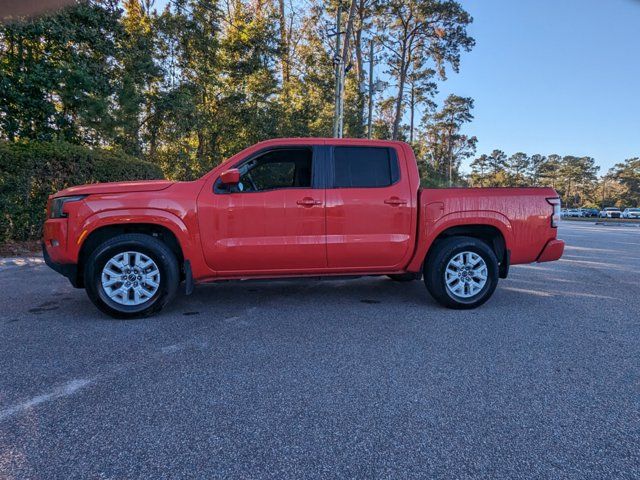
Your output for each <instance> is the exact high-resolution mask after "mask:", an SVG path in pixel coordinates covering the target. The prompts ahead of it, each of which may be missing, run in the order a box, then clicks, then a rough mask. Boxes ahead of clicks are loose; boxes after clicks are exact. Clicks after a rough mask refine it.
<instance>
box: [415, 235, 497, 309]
mask: <svg viewBox="0 0 640 480" xmlns="http://www.w3.org/2000/svg"><path fill="white" fill-rule="evenodd" d="M424 283H425V285H426V286H427V290H428V291H429V293H430V294H431V296H433V298H435V299H436V300H437V301H438V303H440V304H442V305H444V306H445V307H448V308H455V309H470V308H476V307H479V306H480V305H482V304H483V303H484V302H486V301H487V300H489V298H490V297H491V295H493V292H494V291H495V289H496V286H497V285H498V260H497V258H496V255H495V253H494V252H493V250H492V249H491V247H489V245H487V244H486V243H485V242H483V241H482V240H479V239H477V238H472V237H451V238H448V239H446V240H442V241H441V242H439V243H438V244H437V245H435V246H434V249H433V251H432V252H430V253H429V257H428V259H427V262H425V266H424Z"/></svg>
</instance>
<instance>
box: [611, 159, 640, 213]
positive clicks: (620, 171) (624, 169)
mask: <svg viewBox="0 0 640 480" xmlns="http://www.w3.org/2000/svg"><path fill="white" fill-rule="evenodd" d="M611 177H612V178H613V179H615V180H616V181H617V182H618V183H619V184H620V185H621V186H622V187H623V188H624V191H623V192H622V194H621V196H620V197H621V198H620V200H621V201H622V202H623V203H624V205H628V206H633V207H640V157H635V158H629V159H627V160H625V161H624V162H623V163H618V164H616V165H615V167H613V169H612V172H611Z"/></svg>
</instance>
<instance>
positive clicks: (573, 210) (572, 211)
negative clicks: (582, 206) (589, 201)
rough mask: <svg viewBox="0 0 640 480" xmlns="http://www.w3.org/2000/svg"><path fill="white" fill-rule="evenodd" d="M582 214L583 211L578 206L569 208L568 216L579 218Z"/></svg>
mask: <svg viewBox="0 0 640 480" xmlns="http://www.w3.org/2000/svg"><path fill="white" fill-rule="evenodd" d="M581 216H582V212H580V210H578V209H577V208H570V209H569V210H567V217H573V218H577V217H581Z"/></svg>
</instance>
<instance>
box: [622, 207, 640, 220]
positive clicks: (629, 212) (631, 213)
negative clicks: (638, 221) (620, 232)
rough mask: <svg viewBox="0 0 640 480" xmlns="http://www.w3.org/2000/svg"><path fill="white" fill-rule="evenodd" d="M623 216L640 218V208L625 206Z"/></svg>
mask: <svg viewBox="0 0 640 480" xmlns="http://www.w3.org/2000/svg"><path fill="white" fill-rule="evenodd" d="M622 218H640V208H625V209H624V212H622Z"/></svg>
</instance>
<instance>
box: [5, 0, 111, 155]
mask: <svg viewBox="0 0 640 480" xmlns="http://www.w3.org/2000/svg"><path fill="white" fill-rule="evenodd" d="M121 37H122V26H121V24H120V11H119V10H118V9H116V8H115V7H114V6H113V5H112V4H111V2H107V1H104V2H102V1H93V2H82V3H78V4H76V5H74V6H71V7H68V8H65V9H62V10H60V11H58V12H56V13H54V14H49V15H45V16H42V17H38V18H35V19H29V20H25V21H21V22H14V23H9V24H3V25H0V133H1V136H2V137H4V138H6V139H8V140H19V139H39V140H50V139H54V138H60V139H65V140H68V141H71V142H76V143H86V144H91V145H97V144H103V143H110V142H111V140H112V138H113V128H114V124H115V122H114V120H113V114H112V113H113V112H112V110H111V106H112V105H111V99H112V98H113V96H114V95H115V93H116V91H117V78H118V75H117V64H114V62H113V58H114V57H117V42H118V41H119V39H120V38H121ZM70 46H72V47H70Z"/></svg>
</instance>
